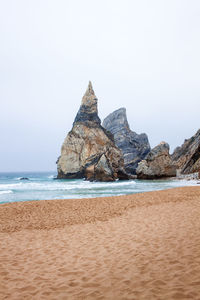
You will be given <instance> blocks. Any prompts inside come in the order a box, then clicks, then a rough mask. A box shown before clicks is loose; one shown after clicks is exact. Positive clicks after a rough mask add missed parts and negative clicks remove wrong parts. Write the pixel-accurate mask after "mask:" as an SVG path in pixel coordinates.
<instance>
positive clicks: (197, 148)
mask: <svg viewBox="0 0 200 300" xmlns="http://www.w3.org/2000/svg"><path fill="white" fill-rule="evenodd" d="M172 160H173V162H174V164H176V165H177V168H178V169H180V170H181V173H182V174H190V173H194V172H199V171H200V129H199V130H198V131H197V133H196V134H195V135H193V136H192V137H191V138H190V139H188V140H185V142H184V143H183V145H182V146H181V147H177V148H176V149H175V150H174V153H173V154H172Z"/></svg>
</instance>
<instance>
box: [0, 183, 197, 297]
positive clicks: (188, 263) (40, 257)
mask: <svg viewBox="0 0 200 300" xmlns="http://www.w3.org/2000/svg"><path fill="white" fill-rule="evenodd" d="M0 231H1V233H0V299H20V300H21V299H70V300H71V299H115V300H116V299H120V300H121V299H137V300H138V299H148V300H149V299H165V300H166V299H181V300H183V299H200V187H185V188H176V189H172V190H165V191H159V192H149V193H143V194H137V195H128V196H120V197H110V198H96V199H80V200H50V201H30V202H18V203H10V204H1V205H0Z"/></svg>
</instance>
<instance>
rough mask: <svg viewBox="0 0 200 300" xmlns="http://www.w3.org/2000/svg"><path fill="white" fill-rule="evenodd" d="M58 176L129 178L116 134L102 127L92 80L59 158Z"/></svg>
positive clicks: (92, 178) (104, 179) (106, 179)
mask: <svg viewBox="0 0 200 300" xmlns="http://www.w3.org/2000/svg"><path fill="white" fill-rule="evenodd" d="M57 170H58V175H57V178H66V179H67V178H69V179H73V178H85V179H87V180H90V181H93V180H95V181H114V180H116V179H128V178H129V177H128V175H127V174H126V172H125V170H124V160H123V155H122V152H121V151H120V149H119V148H117V147H116V146H115V143H114V139H113V136H112V134H111V133H110V132H108V131H107V130H106V129H104V128H103V127H102V126H101V120H100V118H99V116H98V110H97V97H96V96H95V93H94V90H93V88H92V84H91V82H89V85H88V88H87V90H86V92H85V95H84V96H83V98H82V103H81V106H80V109H79V111H78V113H77V115H76V118H75V120H74V123H73V127H72V130H71V131H70V132H69V133H68V135H67V137H66V138H65V140H64V143H63V145H62V148H61V156H60V157H59V158H58V161H57Z"/></svg>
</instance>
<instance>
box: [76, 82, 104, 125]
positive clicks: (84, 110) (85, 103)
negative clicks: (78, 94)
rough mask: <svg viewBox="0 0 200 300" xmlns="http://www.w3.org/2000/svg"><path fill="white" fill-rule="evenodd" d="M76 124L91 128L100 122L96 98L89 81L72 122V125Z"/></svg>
mask: <svg viewBox="0 0 200 300" xmlns="http://www.w3.org/2000/svg"><path fill="white" fill-rule="evenodd" d="M78 122H81V123H87V124H88V125H89V124H90V125H93V126H94V125H100V124H101V120H100V118H99V117H98V109H97V97H96V95H95V93H94V90H93V87H92V83H91V81H89V84H88V87H87V90H86V92H85V94H84V96H83V98H82V102H81V106H80V108H79V111H78V113H77V115H76V118H75V120H74V124H75V123H78ZM92 123H93V124H92Z"/></svg>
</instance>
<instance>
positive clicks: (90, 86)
mask: <svg viewBox="0 0 200 300" xmlns="http://www.w3.org/2000/svg"><path fill="white" fill-rule="evenodd" d="M91 95H92V96H94V97H95V98H96V96H95V93H94V90H93V87H92V82H91V81H89V83H88V87H87V90H86V92H85V94H84V96H83V100H85V99H87V97H90V96H91Z"/></svg>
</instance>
